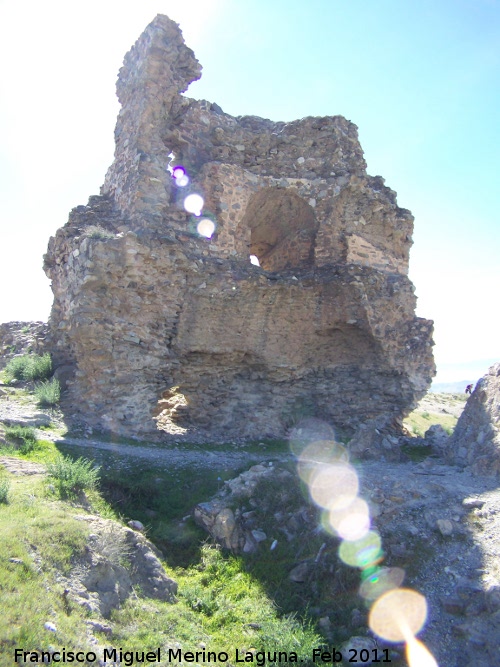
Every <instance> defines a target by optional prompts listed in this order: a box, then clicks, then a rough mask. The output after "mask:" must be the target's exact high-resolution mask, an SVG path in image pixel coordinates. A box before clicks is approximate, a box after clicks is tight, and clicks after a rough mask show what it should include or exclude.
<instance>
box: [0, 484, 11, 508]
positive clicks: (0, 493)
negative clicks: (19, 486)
mask: <svg viewBox="0 0 500 667" xmlns="http://www.w3.org/2000/svg"><path fill="white" fill-rule="evenodd" d="M9 491H10V481H9V480H8V479H5V478H0V503H5V504H7V503H8V502H9Z"/></svg>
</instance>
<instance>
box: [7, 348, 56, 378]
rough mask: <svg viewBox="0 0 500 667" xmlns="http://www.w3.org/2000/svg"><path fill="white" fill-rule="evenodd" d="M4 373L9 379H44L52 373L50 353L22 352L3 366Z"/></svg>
mask: <svg viewBox="0 0 500 667" xmlns="http://www.w3.org/2000/svg"><path fill="white" fill-rule="evenodd" d="M5 374H6V376H7V378H8V379H9V380H12V379H16V380H25V381H29V380H45V379H46V378H48V377H50V376H51V375H52V359H51V358H50V354H49V353H48V352H47V353H46V354H44V355H42V356H40V355H38V354H23V355H22V356H21V357H14V359H11V360H10V361H9V363H8V364H7V366H6V367H5Z"/></svg>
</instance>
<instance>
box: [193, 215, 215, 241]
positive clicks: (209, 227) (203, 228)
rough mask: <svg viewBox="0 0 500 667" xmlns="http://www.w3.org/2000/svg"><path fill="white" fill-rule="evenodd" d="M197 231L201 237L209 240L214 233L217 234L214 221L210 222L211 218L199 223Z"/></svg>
mask: <svg viewBox="0 0 500 667" xmlns="http://www.w3.org/2000/svg"><path fill="white" fill-rule="evenodd" d="M196 229H197V231H198V234H199V235H200V236H204V237H205V238H207V239H211V238H212V235H213V233H214V232H215V224H214V222H213V220H210V218H203V219H202V220H200V222H199V223H198V226H197V227H196Z"/></svg>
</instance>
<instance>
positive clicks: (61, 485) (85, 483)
mask: <svg viewBox="0 0 500 667" xmlns="http://www.w3.org/2000/svg"><path fill="white" fill-rule="evenodd" d="M99 471H100V467H97V468H94V467H93V464H92V461H89V460H88V459H84V458H79V459H76V460H74V459H72V458H70V457H69V456H62V455H59V456H58V457H57V459H56V460H55V461H54V463H49V465H48V466H47V472H48V474H49V476H50V477H52V478H53V479H54V483H55V487H56V488H57V490H58V492H59V495H60V496H61V498H67V497H69V496H77V495H78V494H79V493H80V492H82V491H86V490H88V491H91V490H93V489H95V488H96V486H97V485H98V482H99Z"/></svg>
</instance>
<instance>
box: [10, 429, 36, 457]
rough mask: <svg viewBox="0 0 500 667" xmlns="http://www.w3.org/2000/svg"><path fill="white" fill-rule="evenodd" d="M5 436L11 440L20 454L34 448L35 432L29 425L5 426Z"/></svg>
mask: <svg viewBox="0 0 500 667" xmlns="http://www.w3.org/2000/svg"><path fill="white" fill-rule="evenodd" d="M5 437H6V438H7V440H10V441H11V442H13V443H14V444H15V445H16V447H17V449H18V450H19V452H21V454H28V453H29V452H32V451H33V450H34V449H35V445H36V432H35V429H34V428H31V426H19V425H18V424H17V425H16V426H6V427H5Z"/></svg>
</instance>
